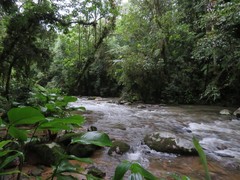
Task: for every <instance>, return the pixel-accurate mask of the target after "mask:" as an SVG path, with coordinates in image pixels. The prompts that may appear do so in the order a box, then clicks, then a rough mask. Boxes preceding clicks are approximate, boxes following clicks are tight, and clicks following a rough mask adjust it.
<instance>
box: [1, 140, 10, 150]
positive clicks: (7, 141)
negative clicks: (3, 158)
mask: <svg viewBox="0 0 240 180" xmlns="http://www.w3.org/2000/svg"><path fill="white" fill-rule="evenodd" d="M10 142H12V141H11V140H6V141H1V142H0V150H1V149H2V148H3V147H4V146H5V145H7V144H8V143H10Z"/></svg>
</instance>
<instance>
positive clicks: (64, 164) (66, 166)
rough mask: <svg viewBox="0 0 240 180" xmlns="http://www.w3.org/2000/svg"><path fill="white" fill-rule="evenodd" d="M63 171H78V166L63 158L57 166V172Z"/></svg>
mask: <svg viewBox="0 0 240 180" xmlns="http://www.w3.org/2000/svg"><path fill="white" fill-rule="evenodd" d="M64 172H68V173H70V172H71V173H79V166H77V165H72V164H71V163H70V162H68V160H63V161H61V163H60V164H59V166H58V167H57V172H56V173H57V174H61V173H64Z"/></svg>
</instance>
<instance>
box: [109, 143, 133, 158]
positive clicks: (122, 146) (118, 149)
mask: <svg viewBox="0 0 240 180" xmlns="http://www.w3.org/2000/svg"><path fill="white" fill-rule="evenodd" d="M129 149H130V146H129V145H128V144H127V143H125V142H122V141H118V140H117V141H113V144H112V146H111V147H110V149H109V150H108V154H109V155H112V154H113V153H116V154H124V153H126V152H128V151H129Z"/></svg>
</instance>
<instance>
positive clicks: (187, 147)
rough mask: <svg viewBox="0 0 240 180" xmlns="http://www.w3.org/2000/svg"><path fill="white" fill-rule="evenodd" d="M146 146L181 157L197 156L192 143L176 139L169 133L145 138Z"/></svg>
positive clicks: (154, 134)
mask: <svg viewBox="0 0 240 180" xmlns="http://www.w3.org/2000/svg"><path fill="white" fill-rule="evenodd" d="M144 142H145V144H146V145H147V146H148V147H150V148H151V149H153V150H155V151H158V152H166V153H174V154H181V155H197V151H196V150H195V148H194V147H193V145H192V142H191V141H187V140H185V139H182V138H179V137H176V135H174V134H172V133H168V132H155V133H151V134H148V135H146V136H145V138H144Z"/></svg>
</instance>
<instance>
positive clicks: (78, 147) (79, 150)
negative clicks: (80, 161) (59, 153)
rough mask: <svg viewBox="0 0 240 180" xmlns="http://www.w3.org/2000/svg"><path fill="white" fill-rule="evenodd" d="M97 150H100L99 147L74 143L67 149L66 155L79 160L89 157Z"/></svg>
mask: <svg viewBox="0 0 240 180" xmlns="http://www.w3.org/2000/svg"><path fill="white" fill-rule="evenodd" d="M98 149H100V147H99V146H96V145H93V144H80V143H74V144H70V145H69V146H68V147H67V153H68V154H71V155H74V156H77V157H80V158H82V157H91V156H92V155H93V153H94V152H95V151H96V150H98Z"/></svg>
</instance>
